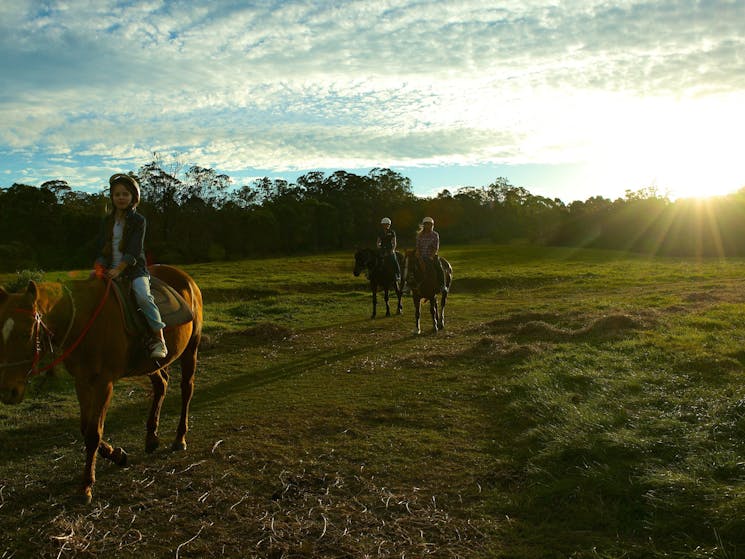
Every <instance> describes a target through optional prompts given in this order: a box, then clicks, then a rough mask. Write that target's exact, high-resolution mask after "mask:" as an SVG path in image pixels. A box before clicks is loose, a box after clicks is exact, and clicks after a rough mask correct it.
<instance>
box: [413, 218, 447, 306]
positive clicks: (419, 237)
mask: <svg viewBox="0 0 745 559" xmlns="http://www.w3.org/2000/svg"><path fill="white" fill-rule="evenodd" d="M439 250H440V234H439V233H438V232H437V231H435V220H434V219H432V218H431V217H425V218H424V219H423V220H422V223H421V224H420V225H419V229H418V231H417V233H416V251H415V254H416V257H417V260H418V262H419V269H420V270H422V271H424V270H426V267H425V266H427V265H429V266H434V268H435V272H437V280H438V282H439V283H440V291H442V292H443V293H447V290H448V288H447V286H446V285H445V273H444V272H443V271H442V263H441V262H440V257H439V255H438V254H437V253H438V251H439Z"/></svg>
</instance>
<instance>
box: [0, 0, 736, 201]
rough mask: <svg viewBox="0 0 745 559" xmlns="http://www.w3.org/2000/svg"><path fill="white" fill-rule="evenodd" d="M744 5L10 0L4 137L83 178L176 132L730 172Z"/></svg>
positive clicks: (1, 142) (325, 148)
mask: <svg viewBox="0 0 745 559" xmlns="http://www.w3.org/2000/svg"><path fill="white" fill-rule="evenodd" d="M743 25H745V4H743V3H742V2H730V1H724V0H722V1H712V2H707V3H690V2H679V1H676V0H666V1H651V0H650V1H633V0H625V1H616V2H608V1H605V0H586V1H582V2H572V3H559V4H557V3H556V2H552V1H549V0H541V1H537V0H536V1H527V2H525V1H519V2H518V1H509V2H502V3H500V5H499V6H497V7H495V5H494V3H493V2H487V1H480V0H461V1H459V2H449V1H441V2H436V1H428V2H414V1H413V0H387V1H381V2H368V1H366V0H364V1H362V0H361V1H350V2H345V3H342V4H338V3H319V2H312V1H310V0H307V1H298V0H291V1H279V0H276V1H274V2H271V1H270V2H262V3H259V4H258V5H252V6H244V5H243V4H241V3H235V4H233V3H226V2H217V3H213V2H206V1H204V2H188V3H186V2H177V1H167V0H161V1H150V2H139V1H133V2H128V3H114V2H109V3H90V2H84V1H76V0H72V1H69V2H65V3H62V2H50V3H46V4H44V5H41V4H39V3H37V2H31V1H28V2H13V3H3V5H2V6H1V7H0V48H2V50H3V53H4V56H3V57H2V60H0V71H1V72H2V74H3V76H4V78H5V79H4V84H3V89H2V92H1V93H0V119H2V122H3V126H2V127H0V153H2V154H3V159H4V160H7V161H8V163H7V165H9V166H12V168H13V169H16V170H18V176H19V180H20V178H21V177H22V178H24V180H31V179H33V180H36V181H37V182H42V181H43V180H49V179H52V178H60V177H62V178H65V179H66V180H68V181H70V183H71V184H74V185H76V186H81V187H83V186H85V185H89V184H97V182H99V181H100V177H101V176H103V175H106V173H108V172H109V171H110V170H111V168H112V167H113V168H117V169H125V168H126V169H133V170H136V168H137V167H139V165H142V164H143V163H145V162H147V161H148V160H149V159H150V158H151V157H152V154H153V152H159V153H162V154H166V155H169V156H172V157H178V158H182V159H183V160H185V161H187V162H188V163H189V164H198V165H202V166H214V167H216V168H217V169H218V170H219V171H220V172H224V173H227V174H229V175H231V176H236V177H239V178H240V179H241V180H244V179H245V178H247V177H250V176H257V175H260V172H261V171H266V172H272V173H280V174H281V173H282V172H284V171H288V172H289V171H293V172H294V171H303V170H313V169H320V168H323V169H333V168H340V169H347V168H372V167H375V166H387V167H396V168H399V169H401V170H403V171H404V172H405V171H406V170H407V169H416V168H431V169H432V171H433V173H432V177H433V178H432V182H431V183H430V184H422V185H421V191H422V192H424V191H425V190H426V191H427V192H429V191H431V189H432V188H436V187H438V186H441V187H446V186H452V185H448V184H438V183H437V179H436V178H434V177H435V176H436V175H435V173H436V170H437V169H438V167H440V168H444V167H448V166H479V168H481V166H485V167H484V168H487V167H488V166H492V168H493V169H494V173H497V172H501V171H502V170H503V169H504V168H505V167H504V166H516V167H515V169H517V168H518V167H519V166H523V168H527V166H530V169H531V173H533V174H532V175H530V177H531V181H532V184H525V185H524V186H526V187H528V188H529V189H531V187H535V188H536V189H537V190H538V191H544V192H545V193H552V194H556V195H561V196H562V197H563V198H565V199H568V200H569V199H572V198H573V197H575V196H580V197H581V196H584V195H585V194H586V193H587V192H591V189H593V188H594V189H595V192H594V193H595V194H604V193H608V195H610V193H611V192H619V189H620V192H623V189H624V188H640V187H642V186H645V185H647V184H649V182H650V181H659V182H660V183H665V184H666V185H667V184H669V185H670V188H671V189H672V190H677V191H678V193H679V194H682V193H690V192H693V191H695V190H696V188H700V186H696V185H700V184H701V183H702V182H710V183H715V185H717V186H718V187H719V188H721V189H723V190H725V191H726V190H730V191H731V190H733V189H735V188H738V187H739V186H743V185H745V174H743V171H742V170H740V169H738V166H737V164H736V161H737V158H738V156H737V154H736V153H735V148H734V147H733V146H736V142H734V141H733V138H734V136H733V134H734V132H733V131H734V130H736V129H737V128H738V127H739V129H742V126H743V124H745V122H743V118H745V117H743V116H741V114H742V110H741V109H740V108H739V107H742V106H743V101H744V100H745V99H744V95H745V59H743V57H742V55H741V53H742V52H743V51H745V37H743V35H742V33H741V29H742V28H743ZM59 157H65V158H69V159H66V162H69V165H65V166H64V167H59V166H55V164H54V162H55V161H56V158H59ZM78 158H82V159H81V160H79V159H78ZM96 159H97V160H98V161H99V163H100V167H99V168H97V167H96V165H95V160H96ZM76 161H77V162H78V164H76ZM557 165H567V166H568V165H571V166H576V165H581V166H584V171H583V172H582V173H579V174H576V175H575V176H574V181H573V183H571V181H569V179H567V182H566V183H562V182H561V181H559V180H558V179H557V178H556V176H555V175H554V176H552V166H557ZM541 166H545V167H543V168H542V167H541ZM34 169H36V172H34ZM541 169H543V170H541ZM21 170H23V173H25V174H21ZM61 170H64V171H65V172H66V174H65V175H62V176H61V175H54V173H58V172H59V171H61ZM4 176H8V174H7V173H4ZM10 176H11V177H13V176H14V175H13V173H10ZM495 176H496V175H495ZM590 177H591V178H590ZM492 178H494V177H492ZM581 180H582V181H585V182H584V184H579V181H581ZM590 181H592V183H590ZM570 183H571V184H570ZM715 185H714V184H712V185H710V188H713V187H714V186H715ZM416 186H417V185H416V184H415V187H416Z"/></svg>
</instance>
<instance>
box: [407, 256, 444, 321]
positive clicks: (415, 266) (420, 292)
mask: <svg viewBox="0 0 745 559" xmlns="http://www.w3.org/2000/svg"><path fill="white" fill-rule="evenodd" d="M440 262H441V263H442V271H443V274H444V276H445V287H447V291H445V292H443V293H442V296H441V297H440V308H439V311H438V308H437V294H438V293H440V291H441V290H440V282H439V280H438V278H437V271H436V270H435V269H434V268H433V267H432V266H425V268H426V269H424V270H422V269H421V265H420V262H418V259H417V257H416V256H415V255H414V251H413V250H407V251H406V263H405V265H404V277H405V278H406V281H407V283H408V284H409V287H410V288H411V296H412V298H413V299H414V318H415V320H416V325H415V327H414V333H415V334H421V333H422V329H421V324H420V319H421V308H420V307H421V302H422V299H429V311H430V313H431V314H432V326H433V328H434V330H433V331H434V332H435V333H437V331H438V330H442V329H444V328H445V303H446V302H447V299H448V292H449V291H450V285H451V284H452V283H453V267H452V266H451V265H450V262H448V261H447V260H445V259H444V258H440Z"/></svg>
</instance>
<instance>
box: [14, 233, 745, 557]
mask: <svg viewBox="0 0 745 559" xmlns="http://www.w3.org/2000/svg"><path fill="white" fill-rule="evenodd" d="M443 255H444V256H445V257H447V258H448V259H449V260H450V261H451V263H452V264H453V267H454V272H455V273H454V276H455V279H454V283H453V289H452V294H451V297H450V299H449V302H448V306H447V311H446V318H447V327H446V330H445V331H443V332H440V333H438V334H437V335H432V334H431V333H430V323H429V320H428V319H427V318H426V316H427V313H426V309H424V310H425V312H424V315H423V316H424V317H425V319H424V320H423V329H424V332H425V333H424V334H422V335H421V336H414V335H412V334H411V331H412V329H413V317H412V309H411V302H410V301H409V300H408V299H407V300H406V301H405V302H404V313H405V314H404V315H403V316H400V317H399V316H394V317H391V318H378V319H377V320H375V321H371V320H369V319H368V316H369V314H370V310H371V304H370V294H369V292H368V290H367V287H366V284H365V281H364V279H363V278H355V277H353V276H352V273H351V270H352V266H353V259H352V255H351V254H347V253H337V254H330V255H322V256H306V257H294V258H283V259H261V260H250V261H242V262H231V263H217V264H215V263H210V264H204V265H195V266H189V267H188V271H189V272H190V273H191V274H192V275H193V276H194V277H195V279H196V280H197V282H198V283H199V284H200V286H201V287H202V289H203V291H204V295H205V302H206V329H205V331H206V337H205V342H204V344H203V348H202V352H201V359H200V368H199V371H198V376H197V389H196V393H195V396H194V401H193V406H192V413H191V432H190V435H189V438H188V440H189V445H190V446H189V449H188V450H187V452H186V453H182V454H173V453H170V452H168V451H166V450H159V451H157V452H156V453H155V454H153V455H146V454H145V453H144V450H143V440H144V422H145V418H146V414H147V409H148V406H149V388H148V385H147V383H145V382H142V381H139V380H135V381H128V382H123V383H121V384H119V385H118V386H117V388H116V392H115V398H114V402H113V405H112V409H111V411H110V414H109V418H108V420H107V425H106V437H107V438H108V439H109V440H110V441H111V442H112V444H115V445H122V446H124V447H125V448H127V450H128V451H129V453H130V464H129V466H128V467H126V468H124V469H120V468H117V467H115V466H113V465H111V464H109V463H106V462H103V461H99V466H98V483H97V484H96V486H95V487H94V501H93V504H92V506H88V507H86V506H83V505H81V504H79V503H78V502H77V500H76V498H75V496H76V490H77V485H78V480H79V476H80V474H81V470H82V458H83V454H82V441H81V440H80V435H79V434H78V432H77V425H78V424H77V421H78V419H77V403H76V400H75V395H74V391H73V390H72V387H71V383H70V380H69V378H67V377H66V376H65V375H61V376H58V377H47V378H41V379H37V380H35V381H34V384H33V387H32V391H31V394H30V395H29V396H28V397H27V399H26V401H25V402H24V403H23V404H21V405H20V406H16V407H8V406H3V407H0V558H3V559H4V558H5V557H39V556H43V557H73V556H81V557H84V556H103V555H106V556H110V557H174V556H176V555H178V556H179V557H272V558H280V557H287V558H289V557H329V558H332V557H333V558H341V557H355V558H356V557H423V556H432V557H473V558H481V557H495V558H497V557H504V558H508V557H509V558H526V559H527V558H534V557H542V558H545V557H549V558H551V557H557V558H558V557H562V558H563V557H572V558H598V557H599V558H619V559H620V558H636V557H638V558H647V557H652V558H662V557H675V558H691V559H692V558H704V557H707V558H708V557H719V558H736V557H743V556H745V520H744V519H745V491H744V489H745V459H744V457H745V388H743V374H744V371H743V363H745V349H744V348H743V341H744V340H745V321H744V320H743V319H744V318H745V305H743V303H745V290H743V289H742V283H743V280H742V279H741V278H743V277H745V261H743V260H734V259H732V260H719V259H712V260H691V259H649V258H646V257H640V256H635V255H629V254H624V253H614V252H606V251H588V250H570V249H545V248H536V247H530V246H510V247H505V246H492V245H474V246H462V247H447V250H445V251H443ZM51 276H54V274H48V277H51ZM57 276H58V277H65V276H66V274H60V273H58V274H57ZM7 279H8V278H0V280H3V281H7ZM394 308H395V307H394ZM378 312H379V315H380V314H381V309H380V306H379V309H378ZM171 385H172V386H171V389H170V392H169V397H168V398H167V400H166V404H165V406H164V410H163V415H162V423H161V436H162V437H164V438H166V437H169V436H170V435H171V433H172V431H173V429H174V428H175V423H176V420H177V416H178V406H179V403H178V397H177V394H174V392H176V393H177V392H178V373H177V372H176V371H174V372H173V373H172V383H171Z"/></svg>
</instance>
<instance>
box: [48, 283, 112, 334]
mask: <svg viewBox="0 0 745 559" xmlns="http://www.w3.org/2000/svg"><path fill="white" fill-rule="evenodd" d="M56 285H57V286H58V289H57V290H56V295H55V298H54V300H53V305H52V306H51V307H50V309H49V311H48V312H49V314H48V318H47V319H46V320H47V325H48V326H49V327H50V328H51V329H52V330H53V331H54V332H55V333H58V337H57V340H56V341H57V342H61V341H62V337H66V338H68V340H67V341H69V337H70V336H71V335H73V334H74V333H75V324H78V329H79V323H80V322H81V320H87V319H88V318H89V317H90V316H91V315H92V314H93V312H94V309H95V308H96V307H97V306H98V303H99V302H100V300H101V297H103V294H104V291H105V288H106V285H105V283H104V282H102V281H98V280H82V281H72V282H69V283H67V284H64V285H63V284H56ZM50 301H51V300H50Z"/></svg>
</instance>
